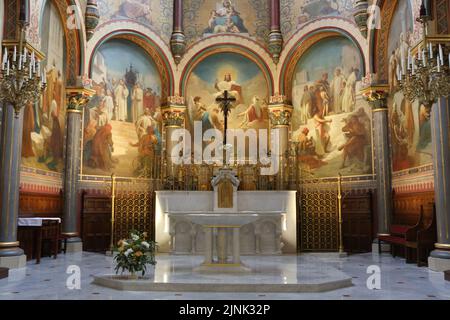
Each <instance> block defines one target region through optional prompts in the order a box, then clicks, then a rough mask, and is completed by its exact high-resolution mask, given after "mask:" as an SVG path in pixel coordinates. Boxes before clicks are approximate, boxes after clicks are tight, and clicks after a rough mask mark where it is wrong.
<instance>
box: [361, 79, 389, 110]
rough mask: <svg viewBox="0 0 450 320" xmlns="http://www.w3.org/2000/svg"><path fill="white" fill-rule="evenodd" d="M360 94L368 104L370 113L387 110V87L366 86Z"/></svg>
mask: <svg viewBox="0 0 450 320" xmlns="http://www.w3.org/2000/svg"><path fill="white" fill-rule="evenodd" d="M361 94H362V96H363V97H364V98H365V99H366V101H368V102H369V104H370V106H371V107H372V111H375V110H387V108H388V104H387V98H388V96H389V88H388V87H387V86H377V85H372V86H368V87H367V88H365V89H363V90H362V91H361Z"/></svg>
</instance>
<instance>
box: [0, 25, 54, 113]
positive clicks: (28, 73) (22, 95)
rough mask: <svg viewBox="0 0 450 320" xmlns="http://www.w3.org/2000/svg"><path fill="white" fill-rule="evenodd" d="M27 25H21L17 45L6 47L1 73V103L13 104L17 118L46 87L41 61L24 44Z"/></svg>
mask: <svg viewBox="0 0 450 320" xmlns="http://www.w3.org/2000/svg"><path fill="white" fill-rule="evenodd" d="M25 27H26V24H25V23H21V24H20V28H21V30H20V40H19V44H18V46H17V45H9V46H8V45H4V46H3V51H2V52H3V55H2V58H1V72H0V101H1V102H3V103H5V104H11V105H12V106H13V108H14V112H15V115H16V117H18V116H19V114H20V110H21V109H22V108H23V107H24V106H25V105H26V104H28V103H34V102H36V101H37V100H38V99H39V97H40V95H41V93H42V91H43V90H44V89H45V87H46V81H45V77H44V75H43V74H42V73H41V61H40V59H39V58H38V57H36V55H35V51H34V50H33V49H30V50H29V49H28V48H27V45H26V43H24V40H23V39H24V34H25Z"/></svg>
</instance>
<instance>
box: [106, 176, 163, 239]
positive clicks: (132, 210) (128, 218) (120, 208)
mask: <svg viewBox="0 0 450 320" xmlns="http://www.w3.org/2000/svg"><path fill="white" fill-rule="evenodd" d="M113 185H114V187H113V204H114V212H113V217H114V221H113V230H114V232H113V234H114V238H113V243H114V244H115V243H117V241H119V240H120V239H124V238H127V237H128V236H129V235H130V231H132V230H138V231H140V232H144V231H145V232H147V233H148V234H149V237H150V239H153V238H154V194H155V193H154V191H155V189H156V187H157V183H156V181H155V180H148V179H117V178H113Z"/></svg>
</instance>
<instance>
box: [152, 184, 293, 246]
mask: <svg viewBox="0 0 450 320" xmlns="http://www.w3.org/2000/svg"><path fill="white" fill-rule="evenodd" d="M155 201H156V202H155V209H156V241H157V242H158V245H159V252H162V253H172V254H200V253H203V252H204V249H205V232H204V229H203V227H202V226H201V225H199V224H197V223H195V222H194V221H192V220H190V219H188V216H187V215H188V214H191V215H192V214H202V213H203V214H205V213H211V212H214V209H215V197H214V192H213V191H157V192H156V200H155ZM221 211H224V210H221ZM235 213H238V214H249V215H251V214H253V215H257V219H256V220H255V221H253V222H250V223H248V224H245V225H243V226H242V227H241V230H240V236H239V242H240V252H241V254H244V255H277V254H295V253H296V252H297V243H296V239H297V234H296V233H297V226H296V216H297V207H296V192H295V191H237V192H236V211H235ZM228 232H230V233H231V232H232V230H229V231H228ZM227 238H228V241H229V245H228V248H230V250H231V248H232V243H231V242H232V239H233V237H232V235H231V234H229V235H228V237H227ZM214 239H217V234H215V235H214ZM229 254H231V252H229Z"/></svg>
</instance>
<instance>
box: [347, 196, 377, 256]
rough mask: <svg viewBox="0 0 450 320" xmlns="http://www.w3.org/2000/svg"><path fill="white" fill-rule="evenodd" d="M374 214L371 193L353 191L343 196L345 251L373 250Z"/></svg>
mask: <svg viewBox="0 0 450 320" xmlns="http://www.w3.org/2000/svg"><path fill="white" fill-rule="evenodd" d="M372 216H373V215H372V194H371V193H353V194H350V195H347V196H345V197H344V198H343V202H342V219H343V221H342V232H343V238H344V251H345V252H347V253H361V252H369V251H371V250H372V220H373V219H372Z"/></svg>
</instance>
